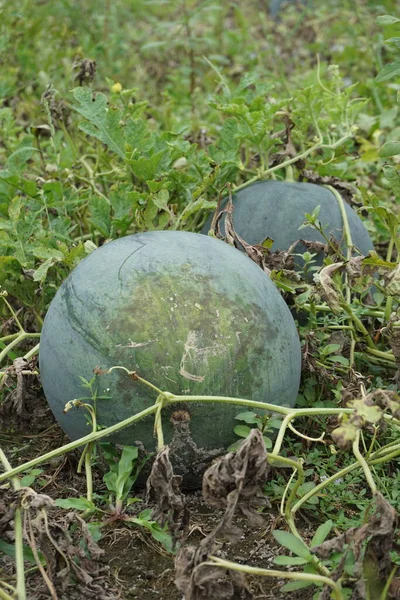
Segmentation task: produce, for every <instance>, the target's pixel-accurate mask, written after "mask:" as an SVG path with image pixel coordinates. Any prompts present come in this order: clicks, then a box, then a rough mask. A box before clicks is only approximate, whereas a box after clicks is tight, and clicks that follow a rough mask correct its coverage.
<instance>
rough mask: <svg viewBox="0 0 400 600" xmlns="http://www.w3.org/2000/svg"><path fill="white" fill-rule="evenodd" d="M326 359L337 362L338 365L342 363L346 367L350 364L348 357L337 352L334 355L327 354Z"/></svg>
mask: <svg viewBox="0 0 400 600" xmlns="http://www.w3.org/2000/svg"><path fill="white" fill-rule="evenodd" d="M328 360H329V361H331V362H335V363H339V364H340V365H343V366H344V367H348V366H349V364H350V362H349V359H348V358H346V357H345V356H340V355H339V354H335V355H334V356H329V357H328Z"/></svg>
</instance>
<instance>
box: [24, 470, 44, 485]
mask: <svg viewBox="0 0 400 600" xmlns="http://www.w3.org/2000/svg"><path fill="white" fill-rule="evenodd" d="M40 473H43V469H32V470H31V471H30V472H29V473H28V474H27V475H24V476H23V477H22V479H21V482H20V483H21V486H22V487H31V485H32V484H33V483H34V481H35V479H36V477H37V476H38V475H40Z"/></svg>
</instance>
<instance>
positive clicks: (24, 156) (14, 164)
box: [6, 146, 39, 173]
mask: <svg viewBox="0 0 400 600" xmlns="http://www.w3.org/2000/svg"><path fill="white" fill-rule="evenodd" d="M34 152H39V150H38V149H37V148H34V147H33V146H22V148H18V150H15V152H13V153H12V154H10V156H9V157H8V159H7V162H6V166H7V169H8V170H9V172H10V173H19V172H20V171H21V169H22V168H23V167H24V166H25V163H26V162H27V161H28V160H29V159H30V158H31V156H32V155H33V153H34Z"/></svg>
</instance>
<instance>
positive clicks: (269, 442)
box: [263, 435, 272, 450]
mask: <svg viewBox="0 0 400 600" xmlns="http://www.w3.org/2000/svg"><path fill="white" fill-rule="evenodd" d="M263 440H264V445H265V447H266V449H267V450H271V448H272V440H271V439H270V438H269V437H267V436H266V435H263Z"/></svg>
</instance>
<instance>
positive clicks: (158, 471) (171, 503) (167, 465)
mask: <svg viewBox="0 0 400 600" xmlns="http://www.w3.org/2000/svg"><path fill="white" fill-rule="evenodd" d="M181 482H182V477H181V476H180V475H174V470H173V467H172V464H171V461H170V459H169V447H168V446H164V448H163V449H162V450H160V452H159V453H158V454H157V456H156V459H155V461H154V463H153V466H152V469H151V473H150V475H149V478H148V480H147V503H148V504H154V505H155V506H154V508H153V511H152V516H153V518H154V520H155V521H157V522H158V523H159V524H160V525H161V526H163V525H165V524H166V523H168V528H169V531H170V533H171V535H172V539H173V541H174V543H175V542H176V541H177V540H179V539H181V538H182V537H183V536H184V535H185V534H186V532H187V529H188V526H189V511H188V509H187V506H186V500H185V497H184V495H183V494H182V492H181V491H180V486H181Z"/></svg>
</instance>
